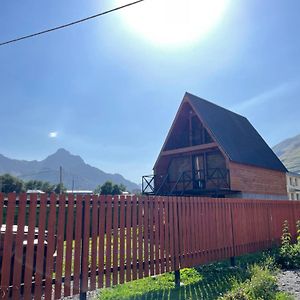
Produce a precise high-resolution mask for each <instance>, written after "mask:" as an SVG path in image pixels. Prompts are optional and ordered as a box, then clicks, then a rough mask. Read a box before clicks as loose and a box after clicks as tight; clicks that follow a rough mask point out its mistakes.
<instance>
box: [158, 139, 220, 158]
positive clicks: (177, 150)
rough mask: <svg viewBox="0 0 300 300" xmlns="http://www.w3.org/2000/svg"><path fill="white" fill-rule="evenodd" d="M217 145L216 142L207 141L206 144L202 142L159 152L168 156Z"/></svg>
mask: <svg viewBox="0 0 300 300" xmlns="http://www.w3.org/2000/svg"><path fill="white" fill-rule="evenodd" d="M217 146H218V145H217V143H215V142H212V143H208V144H202V145H196V146H190V147H184V148H178V149H172V150H166V151H163V152H161V155H162V156H165V155H167V156H169V155H175V154H180V153H186V152H192V151H199V150H207V149H211V148H215V147H217Z"/></svg>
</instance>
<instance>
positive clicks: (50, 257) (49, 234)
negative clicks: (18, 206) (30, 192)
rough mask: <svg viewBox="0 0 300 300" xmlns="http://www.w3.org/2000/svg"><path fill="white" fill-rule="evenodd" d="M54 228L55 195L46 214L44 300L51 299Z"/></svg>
mask: <svg viewBox="0 0 300 300" xmlns="http://www.w3.org/2000/svg"><path fill="white" fill-rule="evenodd" d="M55 227H56V195H55V194H51V195H50V208H49V214H48V228H47V255H46V276H45V277H46V283H45V299H46V300H51V299H52V278H53V271H54V270H53V264H54V261H53V253H54V251H55Z"/></svg>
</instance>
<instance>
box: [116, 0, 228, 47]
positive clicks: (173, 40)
mask: <svg viewBox="0 0 300 300" xmlns="http://www.w3.org/2000/svg"><path fill="white" fill-rule="evenodd" d="M115 1H116V3H117V4H118V5H124V4H126V3H128V2H129V1H128V0H115ZM229 1H230V0H145V1H144V2H141V3H138V4H136V5H133V6H131V7H128V8H125V9H122V10H121V11H120V14H121V17H122V19H123V21H124V22H125V23H126V24H127V25H128V26H129V27H130V28H131V30H133V31H134V32H136V33H138V34H139V35H140V36H141V37H142V38H144V39H147V40H149V41H151V42H152V43H154V44H156V45H161V46H181V45H184V46H186V45H187V44H191V43H195V42H198V41H199V40H200V39H201V38H203V37H204V36H206V35H207V34H208V33H209V31H211V30H212V28H213V27H214V26H215V25H216V24H217V23H218V22H219V21H220V20H221V18H222V16H223V15H224V12H225V10H226V8H227V6H228V3H229Z"/></svg>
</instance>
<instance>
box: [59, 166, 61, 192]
mask: <svg viewBox="0 0 300 300" xmlns="http://www.w3.org/2000/svg"><path fill="white" fill-rule="evenodd" d="M59 193H60V194H62V166H60V167H59Z"/></svg>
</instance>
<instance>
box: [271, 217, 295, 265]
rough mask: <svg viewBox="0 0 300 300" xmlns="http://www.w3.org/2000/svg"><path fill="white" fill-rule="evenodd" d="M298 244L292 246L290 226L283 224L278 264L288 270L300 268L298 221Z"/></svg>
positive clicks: (285, 222) (286, 223)
mask: <svg viewBox="0 0 300 300" xmlns="http://www.w3.org/2000/svg"><path fill="white" fill-rule="evenodd" d="M296 226H297V242H296V243H295V244H292V239H291V234H290V232H289V224H288V222H287V221H284V223H283V229H282V237H281V247H280V249H279V254H278V256H277V261H278V263H279V264H280V265H281V266H282V267H283V268H286V269H298V268H300V220H299V221H297V224H296Z"/></svg>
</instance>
